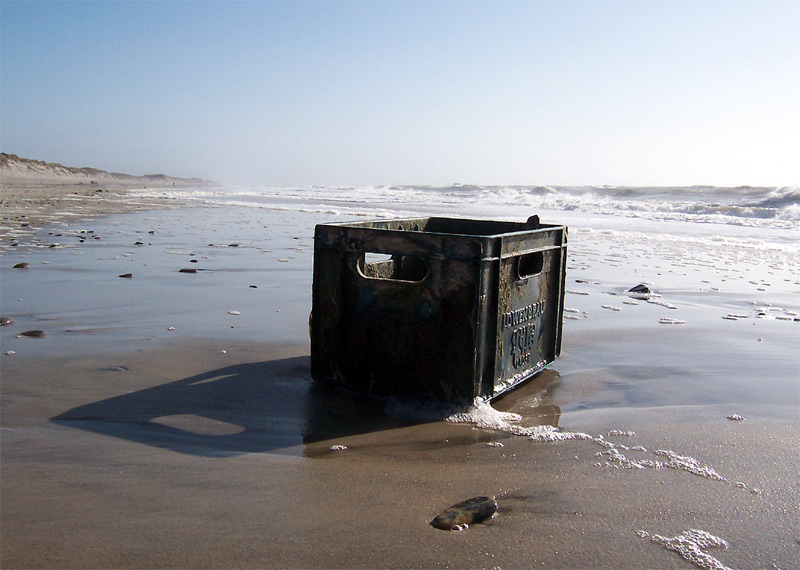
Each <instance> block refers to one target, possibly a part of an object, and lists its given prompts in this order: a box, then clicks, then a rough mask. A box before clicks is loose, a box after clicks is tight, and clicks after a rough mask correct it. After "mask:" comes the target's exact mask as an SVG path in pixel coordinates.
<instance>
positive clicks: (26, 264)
mask: <svg viewBox="0 0 800 570" xmlns="http://www.w3.org/2000/svg"><path fill="white" fill-rule="evenodd" d="M30 266H31V264H30V263H27V262H25V261H23V262H22V263H17V264H16V265H15V266H14V269H27V268H28V267H30Z"/></svg>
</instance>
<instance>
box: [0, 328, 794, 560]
mask: <svg viewBox="0 0 800 570" xmlns="http://www.w3.org/2000/svg"><path fill="white" fill-rule="evenodd" d="M112 362H113V363H115V364H116V366H115V367H105V368H106V369H104V367H103V366H102V364H108V363H112ZM3 372H4V376H5V377H6V378H9V379H11V380H7V381H6V382H5V386H4V392H5V393H4V399H3V405H4V413H3V421H4V430H3V464H2V474H3V495H2V512H3V517H4V522H5V524H4V525H3V529H2V532H3V537H2V538H3V560H4V567H9V568H13V567H98V566H103V567H164V566H170V565H173V564H175V563H178V564H179V565H181V566H186V567H213V566H249V567H309V566H314V567H384V566H387V565H389V566H396V567H412V566H413V567H419V566H422V567H432V566H434V565H441V566H445V567H495V566H500V567H530V566H533V565H541V564H544V565H545V566H547V567H609V568H611V567H620V566H626V567H665V566H667V565H669V564H674V563H675V561H674V560H672V559H671V558H670V556H675V555H674V554H671V553H667V552H666V551H664V550H663V549H662V548H659V547H657V545H653V544H651V543H649V542H647V541H645V540H642V539H641V538H640V537H639V535H638V534H637V532H638V531H646V532H649V533H650V534H661V535H664V536H674V535H677V534H679V533H681V532H683V531H686V530H688V529H690V528H700V529H704V530H705V531H707V532H711V533H712V534H714V535H716V536H719V537H722V538H723V539H725V540H727V541H728V542H729V543H730V545H731V546H730V548H729V549H728V550H727V551H722V552H719V553H714V554H715V555H716V556H718V559H719V560H722V561H723V562H725V563H726V564H728V565H729V566H732V567H741V568H744V567H754V566H759V565H761V563H762V562H763V561H764V557H765V555H766V553H769V556H771V557H772V559H774V560H777V561H782V564H779V566H782V567H791V565H790V564H788V563H790V562H792V561H796V560H797V550H798V544H797V543H796V538H798V536H797V521H796V520H795V519H796V517H795V514H796V513H795V511H794V505H796V500H797V496H798V489H797V486H796V484H795V483H796V478H795V476H796V473H795V466H796V465H797V464H798V459H800V457H798V455H799V454H798V449H800V445H798V443H800V442H799V441H798V437H797V427H798V423H797V422H796V421H795V420H790V419H782V420H772V419H770V418H769V417H768V416H767V415H765V414H764V412H765V411H766V410H763V409H762V410H757V409H753V410H750V409H741V408H740V411H742V412H743V415H744V416H745V417H747V419H746V421H742V422H732V421H730V420H728V419H727V418H726V411H727V409H725V408H718V407H712V406H707V407H693V408H690V409H686V408H680V407H679V408H670V407H666V408H650V409H630V408H628V409H620V410H612V409H594V410H585V411H579V412H573V413H571V414H569V415H568V416H567V417H565V416H563V415H562V416H561V417H560V418H557V417H556V416H554V415H553V413H552V410H553V406H559V405H560V404H565V403H566V402H565V401H563V400H562V399H561V398H562V396H560V395H559V393H558V390H555V389H554V382H555V383H557V382H558V379H557V378H556V377H555V376H556V375H555V372H551V373H549V374H550V378H549V379H548V378H544V379H539V380H537V382H534V383H531V384H529V385H526V386H524V387H522V388H521V389H520V390H518V391H517V392H515V393H513V394H511V395H509V397H507V398H505V399H503V400H502V401H500V402H498V404H497V405H496V406H495V407H496V408H498V409H502V410H503V411H506V412H512V413H518V414H520V415H521V417H522V420H521V421H522V423H523V424H532V423H534V424H535V423H537V422H539V421H540V420H539V416H540V414H539V412H544V413H543V414H541V415H543V416H546V417H549V419H548V420H545V422H547V421H549V422H551V423H559V424H560V425H561V428H562V430H563V431H565V432H572V431H578V430H580V429H585V427H586V426H588V425H591V426H592V427H594V428H596V429H595V431H602V433H603V434H605V438H606V439H607V440H609V441H615V442H617V443H620V444H623V445H627V446H629V447H634V446H637V445H639V446H643V447H645V448H647V449H653V450H654V449H660V448H667V449H672V450H675V451H676V452H679V453H682V454H685V455H689V456H693V457H698V458H701V459H702V461H704V462H706V463H708V464H709V465H711V466H713V467H714V468H715V469H716V470H718V471H719V472H720V473H722V474H723V475H724V476H725V477H726V478H729V479H731V480H736V481H744V482H746V484H747V486H748V487H755V488H758V489H760V493H759V494H755V493H751V492H749V491H748V490H747V489H741V488H737V487H735V486H732V485H729V484H725V483H724V482H721V481H716V480H713V479H709V478H705V477H698V476H696V475H693V474H691V473H687V472H682V471H677V470H671V469H661V470H640V469H621V468H618V467H614V466H610V465H598V463H599V459H598V457H597V454H598V452H600V451H602V449H601V448H599V447H598V446H597V445H596V444H593V443H591V442H586V441H582V440H566V441H558V442H553V443H538V442H536V441H531V440H530V439H529V438H527V437H518V436H513V435H509V434H508V433H506V432H504V431H500V430H488V429H478V428H475V427H474V426H472V425H468V424H454V423H450V422H444V421H434V420H433V419H432V418H430V417H428V418H416V419H415V418H411V417H408V416H405V417H404V416H398V415H391V414H389V415H387V413H386V408H385V404H384V403H382V402H375V401H372V400H365V399H363V398H359V397H355V396H354V395H352V394H346V393H341V392H337V391H330V390H328V389H326V388H324V387H320V386H317V385H315V384H314V383H312V382H311V381H310V380H309V378H308V358H307V353H306V351H305V347H302V346H284V347H281V346H277V345H265V344H263V343H259V344H245V343H239V344H236V345H232V346H229V348H228V350H227V351H226V353H225V354H222V353H219V352H218V351H214V345H213V344H210V343H208V342H205V343H204V342H201V341H193V342H178V343H173V344H172V345H171V346H169V347H164V348H161V349H158V350H151V351H147V352H142V353H134V354H121V355H115V356H110V355H108V356H105V357H102V358H99V359H98V358H97V357H93V358H87V357H82V358H81V357H76V358H68V359H57V360H55V361H49V360H47V359H25V358H15V359H13V360H8V361H6V362H5V363H4V369H3ZM543 390H544V392H543ZM392 409H394V408H390V409H389V411H390V412H391V411H392ZM554 420H555V422H554ZM611 426H613V427H611ZM612 429H619V430H626V431H627V430H630V431H633V432H635V435H630V434H627V433H626V434H625V435H616V432H611V430H612ZM609 433H611V435H609ZM490 442H500V443H502V444H503V446H502V447H500V446H494V445H488V443H490ZM337 444H338V445H345V446H346V450H344V451H330V447H331V446H332V445H337ZM626 453H627V454H631V455H637V454H638V455H639V456H642V455H643V453H642V452H637V451H626ZM776 455H779V456H781V457H782V458H783V459H785V461H779V462H776V461H772V460H771V458H772V457H774V456H776ZM793 481H794V482H795V483H792V482H793ZM487 493H488V494H491V495H496V496H497V500H498V504H499V512H498V514H497V516H496V517H495V518H494V519H491V520H489V521H486V522H484V524H481V525H475V526H472V527H470V528H469V529H468V530H467V531H464V532H462V533H441V531H437V530H435V529H433V528H432V527H430V526H429V524H428V523H429V521H430V520H431V519H432V518H433V517H434V516H435V515H436V514H438V512H439V511H440V510H441V507H442V506H443V505H445V504H453V503H456V502H458V501H460V500H463V499H465V498H467V497H470V496H476V495H480V494H487ZM731 512H738V513H741V515H742V516H736V517H731V516H730V513H731ZM745 514H746V516H744V515H745ZM9 521H11V522H9ZM754 535H758V536H759V544H760V547H759V549H755V550H754V549H752V548H750V547H749V546H748V545H751V544H752V542H751V541H752V538H751V537H753V536H754ZM366 545H369V548H366V547H365V546H366ZM670 561H672V562H670Z"/></svg>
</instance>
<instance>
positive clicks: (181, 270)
mask: <svg viewBox="0 0 800 570" xmlns="http://www.w3.org/2000/svg"><path fill="white" fill-rule="evenodd" d="M178 273H197V269H193V268H192V269H187V268H185V267H184V268H183V269H179V270H178Z"/></svg>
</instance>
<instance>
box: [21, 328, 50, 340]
mask: <svg viewBox="0 0 800 570" xmlns="http://www.w3.org/2000/svg"><path fill="white" fill-rule="evenodd" d="M19 334H20V335H21V336H27V337H30V338H44V334H45V333H44V331H42V330H39V329H35V330H32V331H25V332H21V333H19Z"/></svg>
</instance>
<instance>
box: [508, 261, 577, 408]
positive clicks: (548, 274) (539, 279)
mask: <svg viewBox="0 0 800 570" xmlns="http://www.w3.org/2000/svg"><path fill="white" fill-rule="evenodd" d="M562 264H563V256H562V250H561V248H560V247H550V248H547V249H544V250H541V251H536V252H527V253H525V254H523V255H517V256H509V257H505V258H502V259H501V260H500V269H499V292H498V322H497V331H498V333H497V359H496V363H495V366H496V374H495V383H494V390H493V393H494V395H498V394H501V393H502V392H505V391H506V390H508V389H510V388H512V387H513V386H515V385H516V384H519V383H520V382H522V381H524V380H526V379H528V378H530V377H531V376H532V375H533V374H535V373H537V372H539V371H540V370H542V369H543V368H544V367H545V366H546V365H547V364H550V363H551V362H553V360H555V357H556V356H557V352H558V346H559V345H558V343H559V340H560V339H559V338H558V336H559V332H560V328H559V326H558V324H559V321H560V319H561V311H562V308H561V299H560V297H561V275H562V268H563V266H562Z"/></svg>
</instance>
